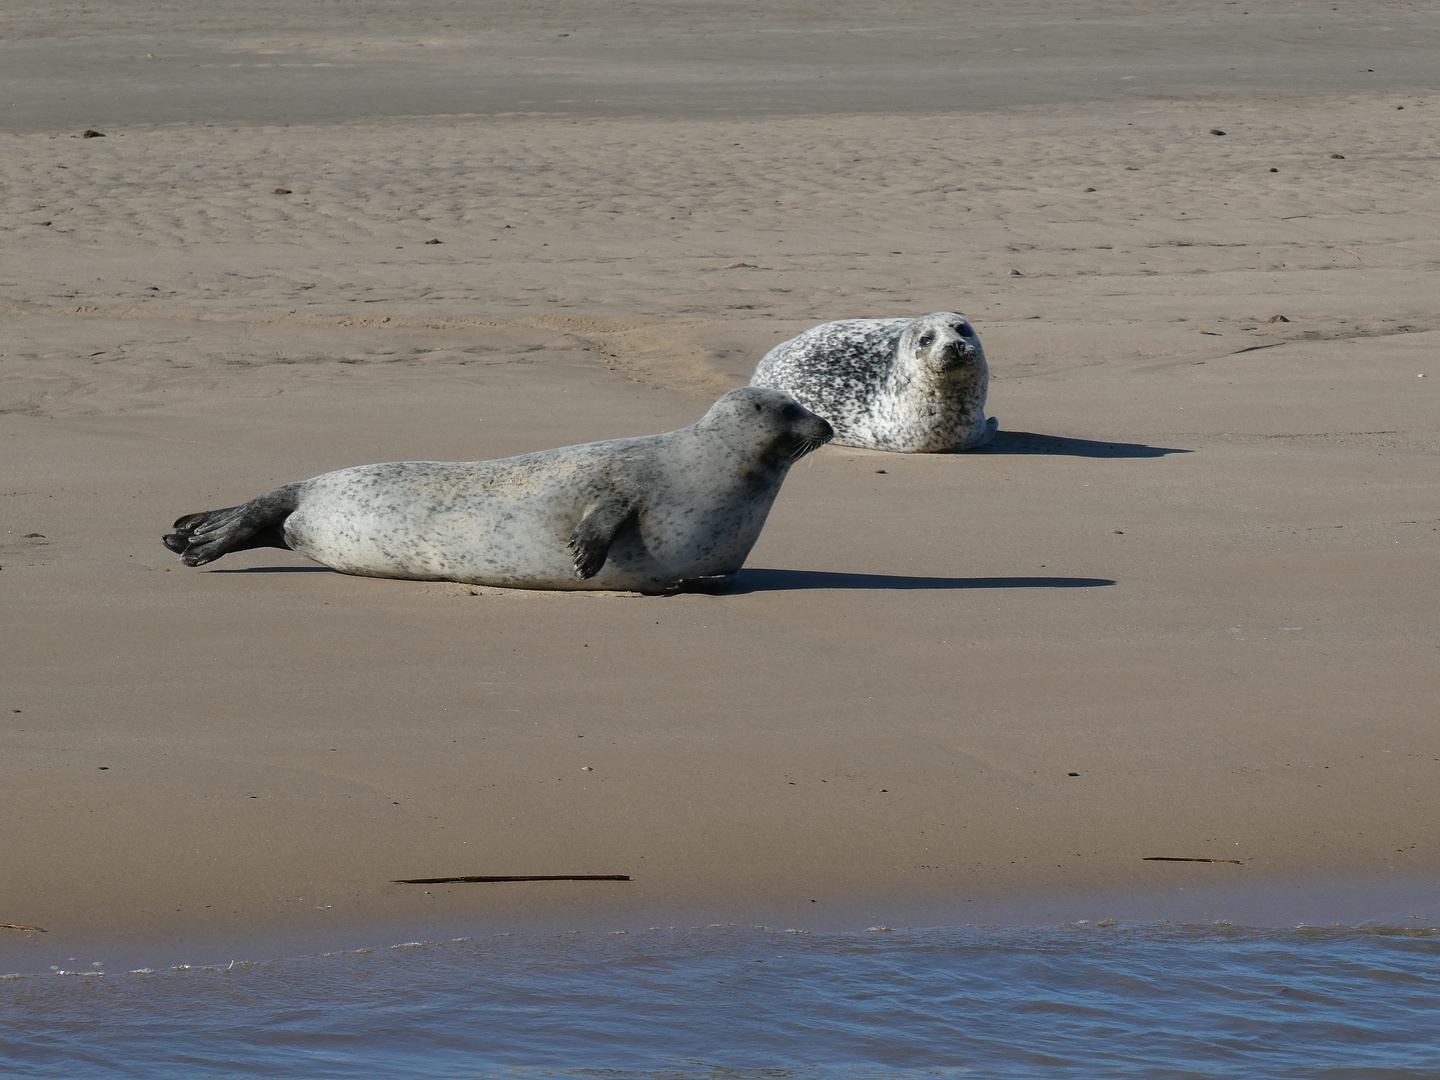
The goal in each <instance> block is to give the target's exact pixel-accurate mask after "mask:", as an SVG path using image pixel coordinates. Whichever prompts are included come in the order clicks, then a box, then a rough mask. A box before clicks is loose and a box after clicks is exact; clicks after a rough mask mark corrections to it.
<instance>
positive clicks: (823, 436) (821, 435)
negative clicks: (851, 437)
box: [815, 416, 835, 442]
mask: <svg viewBox="0 0 1440 1080" xmlns="http://www.w3.org/2000/svg"><path fill="white" fill-rule="evenodd" d="M815 419H816V420H818V421H820V423H819V424H818V425H817V427H819V429H820V430H819V432H818V433H817V434H816V436H815V437H816V438H817V439H819V440H820V441H821V442H829V441H830V440H831V439H833V438H835V429H834V428H833V427H831V426H830V421H829V420H826V419H825V418H824V417H823V416H816V417H815Z"/></svg>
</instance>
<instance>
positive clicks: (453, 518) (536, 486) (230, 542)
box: [165, 387, 833, 592]
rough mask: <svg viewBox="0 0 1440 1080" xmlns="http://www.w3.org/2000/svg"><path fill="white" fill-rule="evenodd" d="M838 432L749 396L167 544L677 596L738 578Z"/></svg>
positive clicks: (186, 527)
mask: <svg viewBox="0 0 1440 1080" xmlns="http://www.w3.org/2000/svg"><path fill="white" fill-rule="evenodd" d="M832 434H833V433H832V431H831V428H830V425H829V424H827V423H826V422H825V421H824V420H823V419H821V418H820V417H818V416H816V415H815V414H813V413H811V412H809V411H807V410H806V409H804V408H802V407H801V406H800V405H798V404H797V403H796V402H795V401H794V399H793V398H791V397H790V396H789V395H787V394H783V393H779V392H777V391H774V390H765V389H759V388H754V387H745V388H743V389H740V390H732V391H731V392H730V393H728V394H726V395H725V396H724V397H722V398H721V399H720V400H719V401H717V402H716V403H715V404H714V406H712V407H711V409H710V411H709V412H707V413H706V414H705V415H704V416H703V417H702V418H701V419H700V420H699V421H698V422H696V423H694V424H692V425H691V426H689V427H686V428H681V429H680V430H679V431H671V432H666V433H665V434H663V435H647V436H643V437H641V438H634V439H613V440H610V441H608V442H597V443H586V444H583V445H580V446H567V447H563V448H561V449H558V450H546V451H543V452H540V453H535V454H524V455H522V456H520V457H513V458H503V459H501V460H498V461H477V462H444V461H399V462H391V463H389V464H384V465H362V466H359V467H357V468H353V469H341V470H339V471H338V472H331V473H325V474H324V475H321V476H317V477H314V478H313V479H310V480H303V481H300V482H299V483H295V484H287V485H285V486H284V487H281V488H276V489H275V490H274V491H271V492H267V493H266V494H265V495H262V496H260V497H259V498H257V499H253V500H251V501H250V502H248V503H246V504H244V505H243V506H238V507H229V508H227V509H224V510H211V511H208V512H206V513H204V514H191V515H188V516H186V517H183V518H181V519H180V520H179V521H177V522H176V523H175V529H176V531H175V532H174V533H172V534H170V535H168V536H166V537H165V545H166V546H167V547H169V548H170V549H171V550H172V551H176V552H179V553H180V554H181V556H182V558H183V561H184V562H185V563H186V564H187V565H190V566H200V565H203V564H204V563H207V562H212V561H214V560H215V559H218V558H219V557H220V556H222V555H224V554H226V553H227V552H229V551H237V550H242V549H244V548H247V547H257V546H262V545H266V544H270V545H272V546H284V547H289V548H293V549H294V550H295V551H298V552H300V553H301V554H302V555H306V556H308V557H310V558H312V559H314V560H315V561H316V562H320V563H324V564H325V565H326V566H330V567H333V568H334V569H336V570H340V571H343V572H345V573H348V574H364V575H368V576H371V577H394V578H418V579H421V580H432V581H462V582H470V583H474V584H481V585H506V586H513V587H517V588H531V589H630V590H635V591H639V592H662V591H665V590H667V589H671V588H673V587H675V586H676V585H677V584H679V583H680V582H682V581H684V580H686V579H692V578H706V577H716V576H722V575H727V574H732V573H734V572H735V571H736V570H739V569H740V566H741V564H742V563H744V561H745V557H746V555H748V554H749V553H750V549H751V547H753V546H754V544H755V541H756V539H758V538H759V536H760V530H761V528H762V527H763V526H764V524H765V518H766V516H767V515H768V514H769V512H770V507H771V505H772V504H773V503H774V501H775V496H776V495H777V494H778V493H779V491H780V485H781V483H782V482H783V481H784V479H785V475H786V473H787V472H789V470H790V466H791V465H792V464H793V463H794V462H795V461H797V460H799V459H800V458H801V457H802V456H803V455H805V454H807V453H809V452H810V451H811V450H814V449H816V448H817V447H819V446H821V445H823V444H824V443H825V442H827V441H829V439H830V437H831V435H832Z"/></svg>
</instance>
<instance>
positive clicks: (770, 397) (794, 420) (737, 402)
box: [695, 386, 835, 467]
mask: <svg viewBox="0 0 1440 1080" xmlns="http://www.w3.org/2000/svg"><path fill="white" fill-rule="evenodd" d="M695 426H696V428H697V429H699V430H702V431H716V432H724V433H725V434H726V435H727V436H729V437H730V438H731V440H736V439H738V441H741V442H743V443H744V444H745V445H746V446H747V447H749V448H750V449H752V450H754V451H757V452H759V454H760V455H761V456H762V458H765V459H768V460H772V461H774V462H775V463H777V464H779V463H782V462H783V464H784V465H786V466H787V467H788V466H789V465H790V464H791V463H792V462H795V461H799V460H800V459H801V458H802V457H804V456H805V455H806V454H808V453H810V451H812V450H818V449H820V447H822V446H824V445H825V444H826V443H827V442H829V441H830V440H831V439H833V438H834V437H835V429H834V428H832V427H831V426H830V423H829V421H827V420H826V419H825V418H824V417H822V416H817V415H816V414H815V413H813V412H811V411H810V410H809V409H807V408H805V406H804V405H801V404H800V403H799V402H798V401H796V400H795V399H794V398H793V397H791V396H790V395H789V394H787V393H785V392H784V391H783V390H771V389H769V388H768V387H764V386H742V387H740V389H738V390H731V391H730V392H729V393H728V394H726V395H725V396H724V397H722V398H721V399H720V400H719V401H717V402H715V404H714V405H712V406H710V411H709V412H707V413H706V414H705V415H704V416H703V417H701V419H700V422H699V423H698V424H696V425H695Z"/></svg>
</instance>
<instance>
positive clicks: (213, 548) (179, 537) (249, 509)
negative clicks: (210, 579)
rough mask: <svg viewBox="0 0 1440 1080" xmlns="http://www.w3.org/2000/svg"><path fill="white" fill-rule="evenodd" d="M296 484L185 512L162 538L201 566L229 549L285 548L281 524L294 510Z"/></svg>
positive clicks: (187, 560)
mask: <svg viewBox="0 0 1440 1080" xmlns="http://www.w3.org/2000/svg"><path fill="white" fill-rule="evenodd" d="M299 487H300V485H299V484H286V485H285V486H284V487H278V488H276V489H275V490H274V491H267V492H266V493H265V494H264V495H261V496H260V497H259V498H258V499H251V500H250V501H249V502H247V503H245V504H244V505H243V506H227V507H225V508H224V509H223V510H206V511H203V512H202V513H199V514H186V515H185V516H184V517H182V518H180V519H179V520H178V521H176V522H175V531H174V532H173V533H170V534H169V535H168V536H164V537H162V538H161V540H162V542H163V543H164V544H165V546H166V547H167V548H169V549H170V550H171V551H173V552H175V553H176V554H178V555H179V556H180V561H181V562H183V563H184V564H185V565H186V566H203V565H205V564H206V563H208V562H214V561H215V560H216V559H218V558H220V556H222V555H228V554H229V553H230V552H232V551H246V550H248V549H250V548H258V547H278V548H288V547H289V546H290V545H289V544H287V543H286V542H285V531H284V524H285V519H286V518H287V517H289V516H290V514H291V513H292V512H293V511H294V510H295V506H296V495H297V493H298V491H299Z"/></svg>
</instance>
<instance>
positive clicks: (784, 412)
mask: <svg viewBox="0 0 1440 1080" xmlns="http://www.w3.org/2000/svg"><path fill="white" fill-rule="evenodd" d="M780 415H781V416H783V417H784V418H785V419H786V420H794V419H795V418H796V417H797V416H799V415H800V410H799V409H797V408H796V407H795V406H794V405H786V406H785V407H784V408H783V409H781V410H780Z"/></svg>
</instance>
